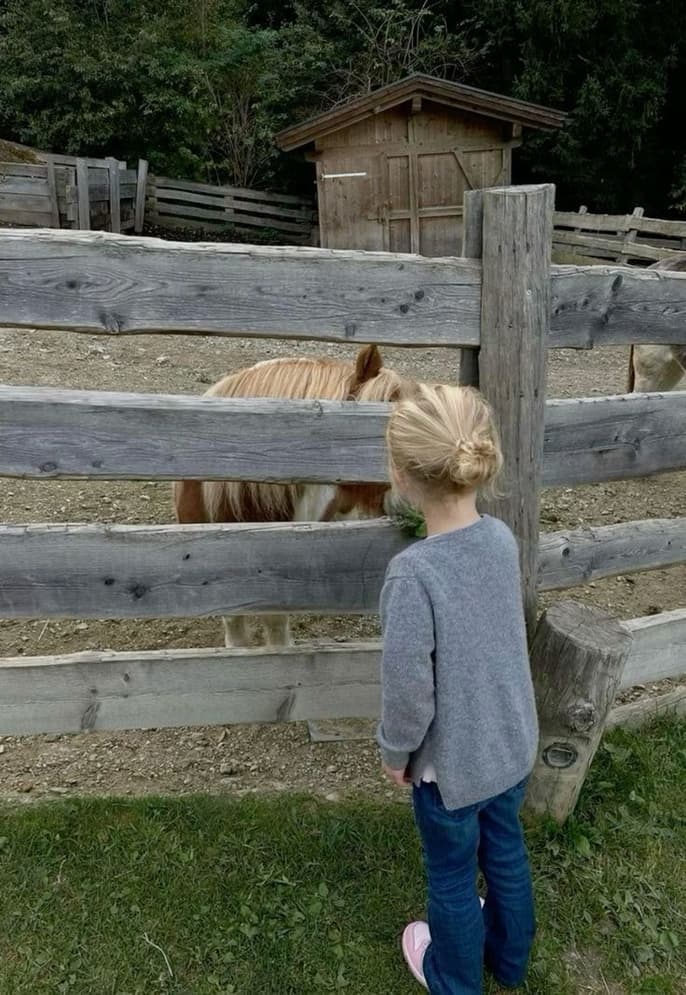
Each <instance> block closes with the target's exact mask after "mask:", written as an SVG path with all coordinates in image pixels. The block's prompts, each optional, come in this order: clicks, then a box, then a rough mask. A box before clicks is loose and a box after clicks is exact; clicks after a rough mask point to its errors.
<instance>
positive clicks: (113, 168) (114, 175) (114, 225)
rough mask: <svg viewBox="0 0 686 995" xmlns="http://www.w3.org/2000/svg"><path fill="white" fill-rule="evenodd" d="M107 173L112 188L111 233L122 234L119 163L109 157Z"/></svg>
mask: <svg viewBox="0 0 686 995" xmlns="http://www.w3.org/2000/svg"><path fill="white" fill-rule="evenodd" d="M107 172H108V176H109V181H110V182H109V187H110V231H113V232H115V233H116V234H119V233H120V232H121V186H120V183H119V161H118V160H117V159H113V158H112V157H111V156H108V157H107Z"/></svg>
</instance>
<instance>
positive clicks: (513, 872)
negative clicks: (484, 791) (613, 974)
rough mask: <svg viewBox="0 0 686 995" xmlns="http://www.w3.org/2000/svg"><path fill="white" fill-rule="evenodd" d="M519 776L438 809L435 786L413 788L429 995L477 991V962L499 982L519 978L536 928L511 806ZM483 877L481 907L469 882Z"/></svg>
mask: <svg viewBox="0 0 686 995" xmlns="http://www.w3.org/2000/svg"><path fill="white" fill-rule="evenodd" d="M525 790H526V781H522V782H521V783H520V784H517V785H515V787H514V788H510V789H509V790H508V791H504V792H503V794H501V795H497V796H496V797H495V798H488V799H486V801H483V802H479V803H478V804H476V805H468V806H467V807H466V808H458V809H453V810H452V811H450V810H448V809H446V808H445V806H444V805H443V801H442V799H441V793H440V791H439V790H438V785H436V784H433V783H432V784H427V783H426V782H422V783H421V784H420V786H419V787H416V786H415V788H414V791H413V801H414V813H415V820H416V822H417V828H418V829H419V834H420V836H421V839H422V846H423V849H424V864H425V867H426V876H427V883H428V893H429V894H428V919H429V928H430V930H431V943H430V945H429V947H428V948H427V951H426V954H425V956H424V975H425V977H426V981H427V984H428V986H429V991H430V992H431V993H432V995H480V993H481V991H482V974H483V968H484V963H485V965H486V967H487V968H488V970H489V971H490V972H491V973H492V974H493V975H494V977H495V979H496V980H497V981H498V982H499V983H500V984H501V985H504V986H505V987H508V988H509V987H516V986H517V985H519V984H521V983H522V982H523V981H524V978H525V975H526V969H527V963H528V959H529V953H530V951H531V945H532V943H533V939H534V933H535V931H536V922H535V915H534V898H533V888H532V883H531V871H530V869H529V858H528V855H527V850H526V844H525V842H524V834H523V831H522V826H521V823H520V821H519V810H520V808H521V806H522V802H523V800H524V793H525ZM479 868H480V869H481V871H482V873H483V876H484V878H485V879H486V886H487V889H488V891H487V894H486V904H485V905H484V908H483V912H482V910H481V906H480V903H479V899H478V894H477V889H476V882H477V873H478V869H479Z"/></svg>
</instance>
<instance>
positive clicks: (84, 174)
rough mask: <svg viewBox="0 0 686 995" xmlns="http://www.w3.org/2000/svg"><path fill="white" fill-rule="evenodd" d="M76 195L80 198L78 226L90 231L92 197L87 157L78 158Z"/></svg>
mask: <svg viewBox="0 0 686 995" xmlns="http://www.w3.org/2000/svg"><path fill="white" fill-rule="evenodd" d="M76 196H77V198H78V205H79V208H78V218H79V221H78V226H77V227H78V228H82V229H83V230H84V231H90V226H91V197H90V189H89V186H88V163H87V161H86V160H85V159H77V160H76Z"/></svg>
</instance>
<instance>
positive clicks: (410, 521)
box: [390, 500, 426, 539]
mask: <svg viewBox="0 0 686 995" xmlns="http://www.w3.org/2000/svg"><path fill="white" fill-rule="evenodd" d="M390 517H391V521H392V522H394V524H395V525H397V527H398V528H399V529H400V531H401V532H402V534H403V535H405V536H407V537H408V538H409V539H426V521H425V519H424V515H423V514H422V513H421V511H419V510H418V509H417V508H415V507H413V506H412V505H411V504H409V503H408V502H407V501H403V500H399V501H397V502H394V504H393V508H392V510H391V516H390Z"/></svg>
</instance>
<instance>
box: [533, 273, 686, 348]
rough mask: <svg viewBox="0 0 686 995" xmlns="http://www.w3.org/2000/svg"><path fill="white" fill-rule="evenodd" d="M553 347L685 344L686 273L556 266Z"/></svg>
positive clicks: (552, 324) (552, 275)
mask: <svg viewBox="0 0 686 995" xmlns="http://www.w3.org/2000/svg"><path fill="white" fill-rule="evenodd" d="M551 283H552V314H551V322H550V343H549V344H550V347H551V348H553V349H560V348H570V349H591V348H593V346H594V345H624V344H630V343H632V342H645V343H651V342H652V343H660V344H662V343H666V344H670V343H676V344H681V343H682V342H684V341H686V338H685V337H684V336H685V326H686V273H670V272H668V271H667V272H665V271H660V270H654V269H638V268H636V267H630V266H555V265H554V266H552V268H551Z"/></svg>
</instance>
